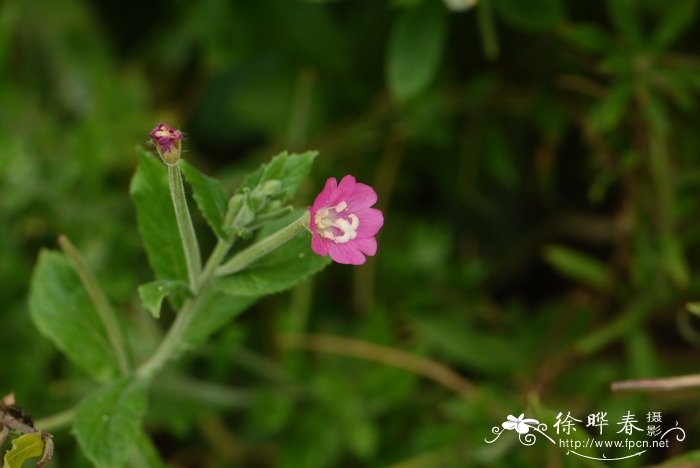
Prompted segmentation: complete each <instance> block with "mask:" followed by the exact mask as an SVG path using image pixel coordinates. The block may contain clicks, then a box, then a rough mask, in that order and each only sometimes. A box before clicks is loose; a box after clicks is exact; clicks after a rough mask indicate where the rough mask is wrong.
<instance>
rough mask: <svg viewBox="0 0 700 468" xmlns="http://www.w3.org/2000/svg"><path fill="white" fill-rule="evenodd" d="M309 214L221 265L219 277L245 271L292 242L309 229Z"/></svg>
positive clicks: (306, 213) (218, 271)
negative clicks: (256, 261) (257, 261)
mask: <svg viewBox="0 0 700 468" xmlns="http://www.w3.org/2000/svg"><path fill="white" fill-rule="evenodd" d="M308 226H309V212H308V211H306V212H304V214H303V215H301V216H300V217H299V218H298V219H297V220H296V221H294V222H292V223H291V224H290V225H288V226H287V227H284V228H282V229H280V230H279V231H277V232H276V233H274V234H271V235H269V236H267V237H266V238H264V239H263V240H261V241H259V242H256V243H255V244H253V245H251V246H250V247H248V248H247V249H244V250H242V251H240V252H239V253H238V254H236V255H235V256H234V257H233V258H232V259H231V260H229V261H228V262H226V263H225V264H223V265H221V266H220V267H219V268H217V270H216V275H217V276H222V275H229V274H231V273H236V272H239V271H241V270H243V269H244V268H245V267H247V266H248V265H250V264H251V263H253V262H254V261H255V260H257V259H259V258H261V257H264V256H265V255H267V254H269V253H270V252H272V251H273V250H275V249H277V248H278V247H280V246H281V245H283V244H284V243H286V242H288V241H289V240H291V239H292V238H293V237H294V236H296V235H297V234H298V233H299V232H301V231H303V230H304V229H308Z"/></svg>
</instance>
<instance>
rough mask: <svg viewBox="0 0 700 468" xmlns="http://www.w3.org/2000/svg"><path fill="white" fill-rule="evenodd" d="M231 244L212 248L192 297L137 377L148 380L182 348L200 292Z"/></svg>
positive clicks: (228, 242)
mask: <svg viewBox="0 0 700 468" xmlns="http://www.w3.org/2000/svg"><path fill="white" fill-rule="evenodd" d="M233 242H234V241H233V239H231V240H221V239H219V241H218V242H217V244H216V247H214V251H213V252H212V253H211V255H210V256H209V260H207V264H206V265H205V266H204V271H203V272H202V274H201V275H200V276H199V278H198V280H197V282H196V283H195V285H194V287H193V288H192V292H193V293H194V297H193V298H192V299H188V300H186V301H185V303H184V304H183V306H182V310H180V312H179V313H178V315H177V318H176V319H175V322H173V325H172V326H171V327H170V329H169V330H168V333H167V335H165V338H164V339H163V341H162V342H161V343H160V346H158V349H157V350H156V351H155V353H153V355H152V356H151V357H150V358H149V359H148V360H147V361H146V362H145V363H143V365H141V367H139V369H138V371H137V375H138V376H139V377H142V378H150V377H151V376H152V375H153V374H155V373H156V372H158V371H159V370H160V369H161V368H162V367H163V366H164V365H165V364H166V363H167V362H168V361H169V360H170V359H171V358H172V357H173V356H175V355H176V354H177V353H178V352H179V351H180V349H181V348H182V347H183V346H184V341H185V334H186V332H187V329H188V328H189V326H190V323H192V319H193V318H194V314H195V312H196V310H197V306H198V302H199V299H200V298H201V297H202V292H203V291H204V290H205V289H206V288H207V287H208V286H209V283H210V282H211V280H212V279H213V278H214V273H215V271H216V268H217V267H218V266H219V265H220V264H221V262H222V261H223V259H224V257H225V256H226V254H227V253H228V251H229V249H230V248H231V245H233Z"/></svg>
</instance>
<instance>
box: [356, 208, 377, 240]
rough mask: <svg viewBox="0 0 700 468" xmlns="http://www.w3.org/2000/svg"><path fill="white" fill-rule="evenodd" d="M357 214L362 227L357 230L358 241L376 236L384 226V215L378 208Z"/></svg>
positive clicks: (367, 209)
mask: <svg viewBox="0 0 700 468" xmlns="http://www.w3.org/2000/svg"><path fill="white" fill-rule="evenodd" d="M355 214H356V215H357V219H359V220H360V225H359V226H358V228H357V238H358V239H366V238H368V237H372V236H374V235H375V234H376V233H377V232H378V231H379V229H381V227H382V226H383V225H384V215H383V214H382V212H381V211H379V210H378V209H376V208H366V209H364V210H362V211H358V212H357V213H355Z"/></svg>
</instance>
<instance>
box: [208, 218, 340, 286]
mask: <svg viewBox="0 0 700 468" xmlns="http://www.w3.org/2000/svg"><path fill="white" fill-rule="evenodd" d="M300 215H301V212H300V211H296V212H294V213H291V214H290V215H288V216H285V217H284V218H282V219H280V220H278V221H275V222H273V223H270V224H269V225H268V226H265V228H264V229H262V230H261V232H260V235H259V238H263V237H266V236H268V235H270V234H272V233H274V232H276V231H278V230H279V229H281V228H283V227H284V226H286V225H288V224H289V223H290V222H292V221H294V220H295V219H298V218H299V216H300ZM329 263H330V259H329V258H328V257H321V256H319V255H316V254H315V253H314V252H313V251H312V250H311V235H310V234H309V233H308V232H306V231H303V232H300V233H299V234H297V235H296V236H295V237H294V238H293V239H291V240H290V241H289V242H287V243H286V244H284V245H282V246H281V247H280V248H278V249H277V250H275V251H273V252H272V253H270V254H268V255H266V256H264V257H262V258H260V259H258V260H256V261H255V262H253V263H252V264H250V265H249V266H248V267H247V268H246V269H245V270H243V271H240V272H238V273H235V274H232V275H230V276H224V277H221V278H217V279H216V280H215V281H214V287H215V288H216V289H218V290H220V291H223V292H225V293H227V294H233V295H239V296H264V295H267V294H274V293H278V292H281V291H284V290H286V289H289V288H291V287H293V286H295V285H296V284H297V283H300V282H301V281H303V280H304V279H306V278H307V277H309V276H310V275H312V274H315V273H318V272H319V271H321V270H323V269H324V268H325V267H326V265H328V264H329Z"/></svg>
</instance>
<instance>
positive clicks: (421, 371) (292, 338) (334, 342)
mask: <svg viewBox="0 0 700 468" xmlns="http://www.w3.org/2000/svg"><path fill="white" fill-rule="evenodd" d="M280 340H281V343H282V346H284V347H285V348H287V349H307V350H309V351H316V352H321V353H331V354H338V355H341V356H350V357H354V358H358V359H365V360H368V361H373V362H378V363H381V364H384V365H387V366H392V367H396V368H399V369H404V370H407V371H409V372H413V373H414V374H418V375H421V376H423V377H425V378H428V379H430V380H432V381H433V382H436V383H439V384H440V385H442V386H444V387H446V388H448V389H450V390H452V391H453V392H455V393H456V394H458V395H459V396H461V397H463V398H465V399H473V398H474V397H475V396H476V395H477V392H478V389H477V387H476V386H475V385H474V384H473V383H472V382H471V381H469V380H467V379H466V378H464V377H462V376H461V375H460V374H458V373H457V372H455V371H453V370H452V369H450V368H449V367H447V366H445V365H443V364H441V363H439V362H436V361H433V360H430V359H427V358H424V357H423V356H418V355H415V354H412V353H408V352H406V351H402V350H400V349H396V348H390V347H388V346H382V345H378V344H374V343H369V342H367V341H360V340H353V339H349V338H342V337H340V336H333V335H320V334H314V333H282V334H281V335H280Z"/></svg>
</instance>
